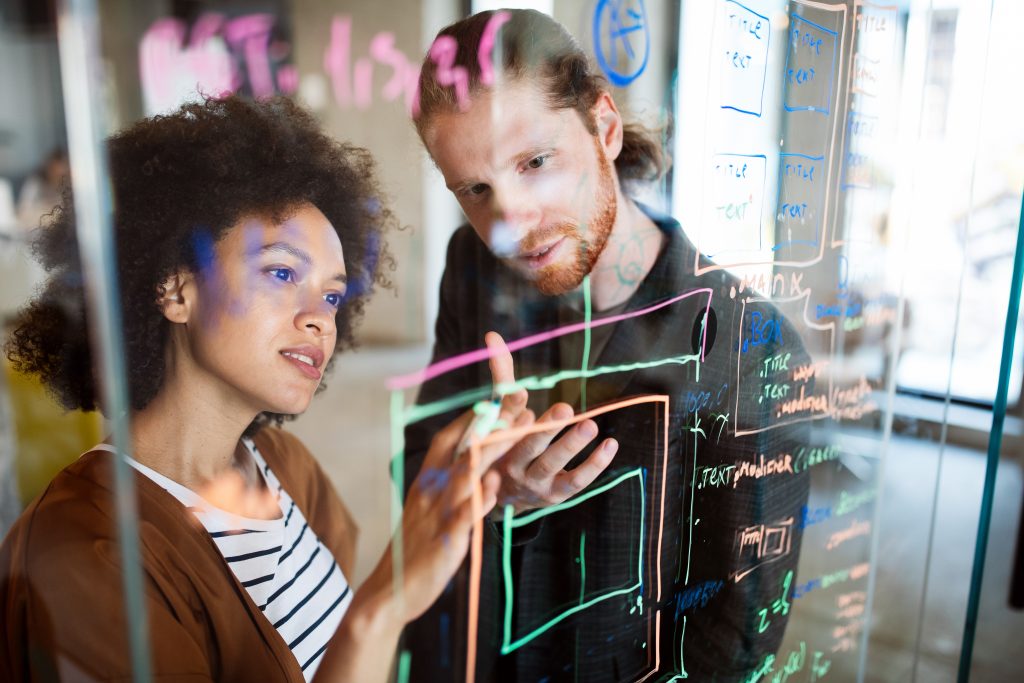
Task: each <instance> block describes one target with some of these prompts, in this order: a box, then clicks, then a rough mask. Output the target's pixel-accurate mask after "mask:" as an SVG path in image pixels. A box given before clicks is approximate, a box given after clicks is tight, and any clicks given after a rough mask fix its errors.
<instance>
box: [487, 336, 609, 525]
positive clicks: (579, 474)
mask: <svg viewBox="0 0 1024 683" xmlns="http://www.w3.org/2000/svg"><path fill="white" fill-rule="evenodd" d="M484 340H485V342H486V343H487V347H488V348H489V349H490V350H491V361H490V367H491V377H492V379H493V382H494V385H495V387H501V386H503V385H504V386H509V385H512V384H513V383H514V382H515V372H514V370H513V364H512V354H511V353H510V352H509V350H508V347H507V346H506V345H505V340H503V339H502V338H501V335H499V334H498V333H497V332H488V333H487V335H486V336H485V337H484ZM520 392H521V393H522V397H521V398H520V397H518V396H516V395H517V394H519V393H520ZM525 395H526V392H525V390H523V389H520V390H519V392H515V394H509V395H506V396H505V399H509V397H510V396H516V398H515V399H511V400H510V401H509V403H511V404H512V405H514V406H517V407H518V405H519V404H520V401H524V402H525V398H526V396H525ZM505 399H503V403H504V400H505ZM572 416H573V410H572V406H570V405H569V404H567V403H556V404H554V405H553V406H551V407H550V408H548V410H547V411H546V412H545V413H544V414H543V415H541V417H540V419H539V420H537V424H538V425H539V424H544V423H554V425H555V426H552V427H551V428H550V429H548V430H544V431H539V432H536V433H534V434H530V435H529V436H526V437H524V438H523V439H522V440H521V441H519V443H517V444H516V445H515V446H513V447H512V448H510V449H509V450H508V452H507V453H506V454H505V455H504V456H502V457H501V459H500V460H498V462H497V463H495V464H494V466H493V469H495V470H497V471H498V472H499V473H500V474H501V485H500V488H499V490H498V500H497V507H496V508H495V510H502V509H504V506H505V505H511V506H512V508H513V510H514V512H515V514H519V513H520V512H523V511H525V510H531V509H534V508H541V507H547V506H549V505H556V504H558V503H561V502H563V501H565V500H567V499H568V498H570V497H572V496H573V495H575V494H577V493H579V492H580V491H582V490H583V489H585V488H586V487H587V486H589V485H590V484H591V482H593V481H594V480H595V479H597V477H598V475H600V474H601V472H603V471H604V470H605V468H607V467H608V465H609V464H611V461H612V458H613V457H614V456H615V453H616V452H617V451H618V450H619V443H618V442H617V441H616V440H615V439H605V440H604V441H603V442H602V443H601V444H600V445H599V446H598V447H597V448H595V449H594V452H593V453H591V454H590V457H588V458H587V459H586V460H585V461H584V462H583V463H582V464H580V465H579V466H577V467H575V468H574V469H572V470H566V469H565V466H566V465H567V464H569V462H570V461H571V460H572V459H573V458H574V457H575V456H576V455H577V454H578V453H579V452H580V451H582V450H583V449H584V448H585V447H586V446H587V444H589V443H590V442H591V441H593V440H594V438H595V437H597V424H596V423H595V422H594V421H593V420H583V421H582V422H580V423H578V424H576V425H574V426H573V427H572V428H570V429H569V431H567V432H566V433H565V434H564V435H562V437H561V438H560V439H558V440H557V441H555V442H554V443H552V442H551V441H552V439H554V438H555V436H556V435H557V434H558V432H560V431H561V430H562V426H559V425H558V423H559V422H563V421H565V420H568V419H571V418H572Z"/></svg>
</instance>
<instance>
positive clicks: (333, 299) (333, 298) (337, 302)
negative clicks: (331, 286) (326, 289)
mask: <svg viewBox="0 0 1024 683" xmlns="http://www.w3.org/2000/svg"><path fill="white" fill-rule="evenodd" d="M341 299H342V296H341V294H338V293H337V292H331V293H330V294H324V301H326V302H327V303H328V304H330V305H331V306H333V307H334V308H341Z"/></svg>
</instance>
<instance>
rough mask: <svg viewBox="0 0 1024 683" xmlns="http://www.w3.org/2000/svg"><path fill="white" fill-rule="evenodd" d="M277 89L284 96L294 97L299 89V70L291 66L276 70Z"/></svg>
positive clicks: (286, 65) (283, 66)
mask: <svg viewBox="0 0 1024 683" xmlns="http://www.w3.org/2000/svg"><path fill="white" fill-rule="evenodd" d="M277 89H278V90H280V91H281V92H282V93H284V94H285V95H294V94H295V93H296V92H297V91H298V89H299V70H298V69H296V68H295V66H294V65H292V64H283V65H281V66H280V67H278V69H277Z"/></svg>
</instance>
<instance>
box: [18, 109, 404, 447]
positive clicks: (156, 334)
mask: <svg viewBox="0 0 1024 683" xmlns="http://www.w3.org/2000/svg"><path fill="white" fill-rule="evenodd" d="M108 155H109V160H110V161H109V163H110V180H111V186H112V190H113V199H114V216H113V230H114V239H115V248H116V252H117V259H116V260H117V275H118V282H119V287H120V303H121V319H122V324H123V331H124V345H125V353H126V366H127V367H128V368H131V371H130V372H129V373H128V377H127V382H128V388H129V392H130V401H131V406H132V408H133V409H135V410H140V409H142V408H144V407H146V405H147V404H149V402H150V401H151V400H152V399H153V398H154V396H156V394H157V392H158V391H159V390H160V387H161V386H162V385H163V382H164V371H165V368H164V358H165V356H164V353H165V348H166V346H167V343H168V339H169V336H170V329H171V327H170V326H171V323H170V322H169V321H168V320H167V319H166V318H165V317H164V316H163V313H162V312H161V309H160V307H159V305H158V300H159V289H160V287H161V284H162V283H163V282H164V281H165V280H166V279H167V278H168V277H170V276H171V275H173V274H174V273H176V272H181V271H182V270H188V271H191V272H195V273H198V272H199V271H200V267H201V266H202V264H203V263H204V262H205V259H208V258H209V255H210V245H212V244H215V243H216V242H217V241H218V240H219V239H220V238H221V237H223V236H224V235H225V233H226V231H227V230H228V228H230V227H231V226H233V225H235V224H237V223H238V222H239V221H240V220H243V219H245V218H247V217H261V218H266V219H270V220H273V221H274V222H281V221H283V220H286V219H287V218H288V217H289V213H290V212H292V211H294V210H295V209H296V208H298V207H299V206H300V205H302V204H305V203H309V204H313V205H314V206H316V207H317V208H318V209H320V211H321V212H323V214H324V216H326V217H327V219H328V220H329V221H330V222H331V224H332V225H333V226H334V229H335V231H336V232H337V233H338V237H339V238H340V240H341V245H342V250H343V252H344V256H345V267H346V271H347V275H348V288H347V291H346V294H345V299H344V301H343V303H342V305H341V307H340V309H339V310H338V314H337V329H338V338H337V343H336V346H335V350H336V351H341V350H344V349H346V348H350V347H352V346H353V344H354V338H353V330H354V327H355V325H356V324H357V323H358V321H359V320H360V318H361V317H362V314H363V306H364V304H365V303H366V301H367V299H368V298H369V296H370V295H371V293H372V292H373V288H374V285H381V286H384V287H390V286H391V283H390V282H389V281H388V279H387V277H386V273H385V272H384V271H393V270H394V260H393V259H392V257H391V255H390V253H389V252H388V250H387V246H386V244H385V242H384V239H383V234H384V232H385V231H386V230H388V229H389V228H391V227H393V226H394V224H395V219H394V216H393V215H392V214H391V212H390V211H389V210H388V209H387V208H385V206H384V202H383V199H382V196H381V193H380V189H379V187H378V184H377V181H376V180H375V176H374V164H373V160H372V158H371V156H370V154H369V152H367V151H366V150H364V149H362V148H359V147H354V146H352V145H349V144H345V143H342V142H338V141H337V140H333V139H331V138H330V137H328V136H327V135H326V134H324V133H323V132H322V131H321V129H320V126H319V124H318V123H317V121H316V120H315V119H314V118H313V117H312V116H311V115H310V114H308V113H307V112H305V111H303V110H302V109H301V108H299V107H298V106H297V105H295V104H294V103H292V102H291V101H289V100H287V99H284V98H275V99H270V100H264V101H255V102H254V101H248V100H244V99H242V98H239V97H233V96H232V97H228V98H225V99H207V100H206V101H204V102H200V103H192V104H186V105H184V106H182V107H181V108H180V109H179V110H177V111H176V112H174V113H172V114H169V115H166V116H156V117H153V118H150V119H145V120H143V121H139V122H138V123H136V124H134V125H132V126H131V127H129V128H128V129H126V130H124V131H122V132H120V133H118V134H116V135H114V136H113V137H111V138H110V139H109V141H108ZM32 249H33V253H34V254H35V256H36V258H37V259H38V260H39V261H40V263H41V264H42V265H43V266H44V268H45V269H46V270H47V272H48V274H49V279H48V280H47V282H46V284H45V285H44V287H43V288H42V289H41V290H40V291H39V293H38V294H37V295H36V296H35V298H34V299H33V300H32V301H31V302H30V303H29V304H28V305H27V306H26V307H25V308H23V309H22V310H21V311H20V312H19V314H18V316H17V318H16V319H15V321H14V331H13V333H12V335H11V337H10V339H8V341H7V343H6V345H5V351H6V354H7V357H8V358H9V359H10V360H11V362H12V364H13V366H14V368H15V369H16V370H17V371H19V372H23V373H29V374H34V375H37V376H38V377H39V378H40V379H41V380H42V382H43V383H44V384H45V385H46V386H47V387H48V388H49V390H50V391H51V392H52V394H53V395H54V397H55V398H56V399H57V400H58V401H59V402H60V403H61V404H62V405H63V406H64V407H65V408H67V409H69V410H70V409H76V408H77V409H82V410H95V409H97V408H99V407H100V405H99V403H100V388H99V377H98V373H97V372H96V370H95V365H94V356H93V354H92V351H91V349H90V343H89V324H90V321H89V317H88V314H87V310H86V304H85V292H84V289H83V279H82V271H81V264H80V261H79V256H78V247H77V243H76V240H75V215H74V204H73V200H72V193H71V189H70V188H69V187H65V188H64V192H63V196H62V200H61V203H60V205H59V206H57V207H56V208H55V209H54V210H53V211H52V212H51V213H50V214H49V216H47V217H46V218H45V219H44V220H43V225H42V227H41V228H40V230H39V234H38V236H37V237H36V238H35V240H34V241H33V245H32ZM284 417H285V416H281V415H275V414H269V413H264V414H261V415H260V416H259V417H257V418H256V420H255V421H254V422H253V424H252V425H250V428H249V430H248V433H252V432H253V431H255V430H257V429H259V428H260V427H261V426H262V425H264V424H266V423H267V422H269V421H274V422H278V423H279V422H280V421H281V419H283V418H284Z"/></svg>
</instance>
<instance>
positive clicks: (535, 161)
mask: <svg viewBox="0 0 1024 683" xmlns="http://www.w3.org/2000/svg"><path fill="white" fill-rule="evenodd" d="M547 159H548V158H547V157H546V156H543V155H542V156H539V157H534V158H532V159H530V160H529V161H528V162H526V165H527V166H529V167H530V168H540V167H541V166H543V165H544V162H545V161H547Z"/></svg>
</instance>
